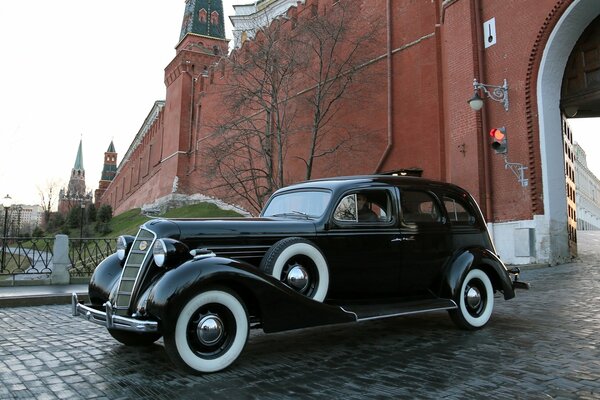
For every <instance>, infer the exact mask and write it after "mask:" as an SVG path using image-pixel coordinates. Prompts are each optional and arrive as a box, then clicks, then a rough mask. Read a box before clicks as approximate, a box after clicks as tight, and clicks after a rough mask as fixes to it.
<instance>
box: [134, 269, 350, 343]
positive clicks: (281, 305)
mask: <svg viewBox="0 0 600 400" xmlns="http://www.w3.org/2000/svg"><path fill="white" fill-rule="evenodd" d="M215 287H218V288H221V289H225V290H230V291H233V292H235V293H236V294H237V295H238V296H239V297H240V298H241V299H242V301H243V302H244V304H245V306H246V308H247V309H248V312H249V314H250V315H251V316H254V317H257V318H258V319H259V320H260V322H261V324H262V328H263V330H264V331H265V332H277V331H283V330H290V329H298V328H305V327H309V326H317V325H326V324H333V323H343V322H351V321H355V320H356V316H355V315H354V314H353V313H348V312H345V311H344V310H342V309H341V308H340V307H335V306H330V305H327V304H324V303H320V302H317V301H314V300H312V299H309V298H307V297H305V296H303V295H301V294H299V293H297V292H295V291H294V290H292V289H290V288H289V287H288V286H286V285H285V284H283V283H281V282H280V281H279V280H277V279H275V278H273V277H272V276H271V275H267V274H265V273H263V272H261V271H260V270H258V269H257V268H256V267H254V266H252V265H250V264H246V263H242V262H239V261H235V260H232V259H228V258H222V257H210V258H204V259H200V260H191V261H188V262H185V263H184V264H182V265H180V266H179V267H177V268H175V269H173V270H171V271H168V272H166V273H165V274H164V275H163V276H162V277H161V278H160V279H159V280H158V281H157V282H156V284H154V285H153V286H152V287H150V289H149V293H148V297H147V303H146V310H147V312H148V314H150V315H152V316H153V317H155V318H157V319H158V320H159V324H160V329H161V330H162V331H163V333H164V332H166V331H170V330H171V329H173V328H174V326H175V322H176V320H177V316H178V314H179V311H180V310H181V309H182V308H183V307H184V306H185V304H186V303H187V302H188V301H189V300H190V299H191V298H192V297H193V296H195V295H196V294H198V293H201V292H202V291H205V290H208V289H212V288H215Z"/></svg>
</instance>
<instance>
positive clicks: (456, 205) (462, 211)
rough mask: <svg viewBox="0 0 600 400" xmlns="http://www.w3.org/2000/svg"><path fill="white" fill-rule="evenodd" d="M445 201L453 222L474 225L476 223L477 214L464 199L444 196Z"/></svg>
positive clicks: (449, 216)
mask: <svg viewBox="0 0 600 400" xmlns="http://www.w3.org/2000/svg"><path fill="white" fill-rule="evenodd" d="M443 201H444V207H445V208H446V212H447V213H448V218H449V219H450V222H451V223H453V224H457V225H473V224H474V223H475V216H474V215H473V214H472V213H471V212H470V211H469V207H467V206H466V205H465V203H464V202H463V201H462V200H459V199H455V198H453V197H450V196H444V198H443Z"/></svg>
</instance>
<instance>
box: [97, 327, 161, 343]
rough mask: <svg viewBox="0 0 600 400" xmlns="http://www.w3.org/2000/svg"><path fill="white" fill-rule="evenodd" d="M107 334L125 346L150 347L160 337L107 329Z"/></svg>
mask: <svg viewBox="0 0 600 400" xmlns="http://www.w3.org/2000/svg"><path fill="white" fill-rule="evenodd" d="M108 333H110V336H112V337H113V339H115V340H116V341H118V342H121V343H122V344H124V345H125V346H150V345H151V344H152V343H154V342H156V341H157V340H158V339H160V338H161V336H162V335H161V334H160V333H136V332H129V331H120V330H117V329H109V330H108Z"/></svg>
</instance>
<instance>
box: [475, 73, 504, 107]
mask: <svg viewBox="0 0 600 400" xmlns="http://www.w3.org/2000/svg"><path fill="white" fill-rule="evenodd" d="M473 89H474V90H475V92H477V91H478V90H479V89H481V90H483V92H484V93H485V94H486V95H487V97H489V98H490V99H492V100H494V101H497V102H500V103H502V104H503V105H504V110H505V111H508V83H507V82H506V79H504V82H503V84H502V85H501V86H497V85H487V84H485V83H479V82H477V78H475V79H473ZM488 89H490V90H491V91H490V90H488Z"/></svg>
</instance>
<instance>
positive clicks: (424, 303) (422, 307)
mask: <svg viewBox="0 0 600 400" xmlns="http://www.w3.org/2000/svg"><path fill="white" fill-rule="evenodd" d="M340 307H341V308H342V310H344V311H346V312H349V313H353V314H354V315H356V321H368V320H372V319H381V318H390V317H399V316H402V315H411V314H420V313H425V312H430V311H440V310H453V309H456V308H458V307H457V305H456V303H455V302H454V301H452V300H450V299H427V300H418V301H410V302H402V303H385V304H349V305H340Z"/></svg>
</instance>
